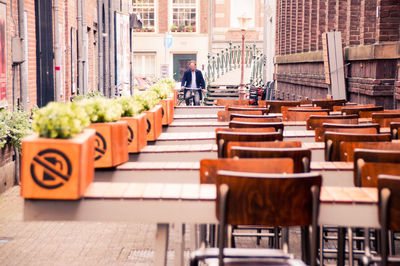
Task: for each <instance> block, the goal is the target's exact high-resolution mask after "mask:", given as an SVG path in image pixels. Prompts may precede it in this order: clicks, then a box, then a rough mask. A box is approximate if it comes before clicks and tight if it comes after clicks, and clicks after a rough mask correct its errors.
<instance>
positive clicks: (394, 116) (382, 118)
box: [372, 113, 400, 127]
mask: <svg viewBox="0 0 400 266" xmlns="http://www.w3.org/2000/svg"><path fill="white" fill-rule="evenodd" d="M391 122H400V113H373V114H372V123H377V124H379V125H380V126H381V127H390V123H391Z"/></svg>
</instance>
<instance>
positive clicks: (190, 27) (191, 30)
mask: <svg viewBox="0 0 400 266" xmlns="http://www.w3.org/2000/svg"><path fill="white" fill-rule="evenodd" d="M185 31H187V32H193V31H194V28H193V26H191V25H189V26H186V27H185Z"/></svg>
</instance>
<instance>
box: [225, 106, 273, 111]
mask: <svg viewBox="0 0 400 266" xmlns="http://www.w3.org/2000/svg"><path fill="white" fill-rule="evenodd" d="M229 108H233V110H235V108H244V109H246V110H247V109H254V108H255V109H268V108H267V107H265V106H263V105H249V104H247V105H229V104H228V105H225V111H229Z"/></svg>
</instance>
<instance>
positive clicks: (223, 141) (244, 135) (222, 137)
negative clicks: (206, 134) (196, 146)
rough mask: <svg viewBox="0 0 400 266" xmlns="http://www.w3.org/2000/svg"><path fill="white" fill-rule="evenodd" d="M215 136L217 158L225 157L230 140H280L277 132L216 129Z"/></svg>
mask: <svg viewBox="0 0 400 266" xmlns="http://www.w3.org/2000/svg"><path fill="white" fill-rule="evenodd" d="M216 134H217V136H216V140H217V145H218V158H226V157H227V146H228V143H229V142H230V141H281V140H283V135H282V133H279V132H267V133H264V132H254V131H253V132H228V131H218V132H217V133H216Z"/></svg>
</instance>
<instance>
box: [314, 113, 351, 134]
mask: <svg viewBox="0 0 400 266" xmlns="http://www.w3.org/2000/svg"><path fill="white" fill-rule="evenodd" d="M323 123H331V124H333V123H335V124H358V116H357V115H328V116H326V115H312V116H310V117H309V118H308V119H307V130H315V129H316V128H319V127H322V124H323Z"/></svg>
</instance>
